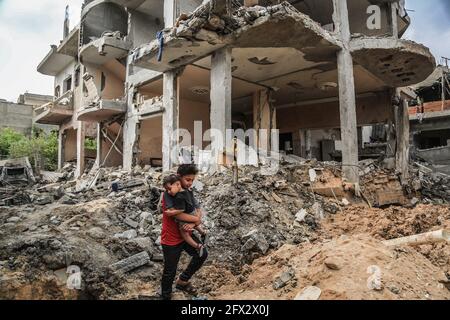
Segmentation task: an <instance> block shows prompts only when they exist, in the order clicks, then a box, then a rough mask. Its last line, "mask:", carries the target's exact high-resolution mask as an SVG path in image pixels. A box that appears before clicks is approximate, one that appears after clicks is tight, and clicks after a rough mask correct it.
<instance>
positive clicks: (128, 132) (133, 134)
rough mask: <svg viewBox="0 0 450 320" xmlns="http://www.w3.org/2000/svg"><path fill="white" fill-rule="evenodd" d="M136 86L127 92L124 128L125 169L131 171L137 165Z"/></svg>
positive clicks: (129, 88)
mask: <svg viewBox="0 0 450 320" xmlns="http://www.w3.org/2000/svg"><path fill="white" fill-rule="evenodd" d="M134 92H135V88H134V86H129V87H128V91H127V115H126V119H125V124H124V127H123V169H124V170H126V171H131V170H132V169H133V167H134V163H135V160H136V159H135V156H136V153H135V149H136V143H137V138H138V134H137V132H138V129H137V128H138V123H139V119H138V116H137V115H136V114H135V111H134Z"/></svg>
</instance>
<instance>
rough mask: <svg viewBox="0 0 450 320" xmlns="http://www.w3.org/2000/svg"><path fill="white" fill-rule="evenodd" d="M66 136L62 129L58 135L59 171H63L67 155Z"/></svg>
mask: <svg viewBox="0 0 450 320" xmlns="http://www.w3.org/2000/svg"><path fill="white" fill-rule="evenodd" d="M65 140H66V134H65V132H64V130H62V129H60V130H59V134H58V169H59V170H61V169H62V167H63V166H64V162H65V159H64V155H65V151H66V150H65V147H66V141H65Z"/></svg>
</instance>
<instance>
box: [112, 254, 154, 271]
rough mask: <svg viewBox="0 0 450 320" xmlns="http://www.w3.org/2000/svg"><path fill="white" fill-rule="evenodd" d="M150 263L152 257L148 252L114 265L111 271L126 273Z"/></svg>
mask: <svg viewBox="0 0 450 320" xmlns="http://www.w3.org/2000/svg"><path fill="white" fill-rule="evenodd" d="M148 263H150V256H149V255H148V253H147V252H146V251H144V252H141V253H138V254H136V255H134V256H132V257H129V258H126V259H123V260H121V261H119V262H116V263H114V264H112V265H111V266H110V267H111V269H113V270H115V271H116V272H121V273H126V272H130V271H132V270H134V269H137V268H139V267H142V266H145V265H146V264H148Z"/></svg>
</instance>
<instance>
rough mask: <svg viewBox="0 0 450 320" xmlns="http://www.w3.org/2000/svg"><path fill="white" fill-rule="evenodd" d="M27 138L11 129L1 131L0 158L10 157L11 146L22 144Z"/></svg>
mask: <svg viewBox="0 0 450 320" xmlns="http://www.w3.org/2000/svg"><path fill="white" fill-rule="evenodd" d="M26 139H27V138H26V137H25V136H24V135H23V134H21V133H19V132H17V131H15V130H14V129H11V128H4V129H1V130H0V156H2V157H8V156H9V155H10V149H11V145H13V144H16V143H20V142H21V141H23V140H26Z"/></svg>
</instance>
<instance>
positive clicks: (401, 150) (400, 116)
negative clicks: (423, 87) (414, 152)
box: [396, 99, 410, 184]
mask: <svg viewBox="0 0 450 320" xmlns="http://www.w3.org/2000/svg"><path fill="white" fill-rule="evenodd" d="M396 110H397V115H396V127H397V153H396V168H397V172H400V173H401V181H402V184H407V181H408V178H409V170H408V165H409V148H410V143H409V113H408V101H407V100H406V99H404V100H403V101H402V102H401V103H400V105H399V106H398V107H396Z"/></svg>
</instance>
